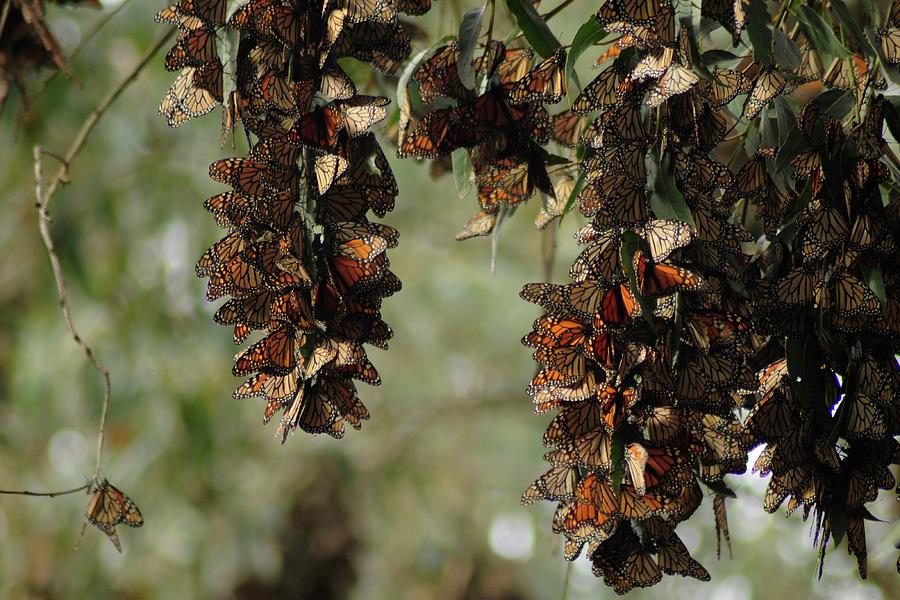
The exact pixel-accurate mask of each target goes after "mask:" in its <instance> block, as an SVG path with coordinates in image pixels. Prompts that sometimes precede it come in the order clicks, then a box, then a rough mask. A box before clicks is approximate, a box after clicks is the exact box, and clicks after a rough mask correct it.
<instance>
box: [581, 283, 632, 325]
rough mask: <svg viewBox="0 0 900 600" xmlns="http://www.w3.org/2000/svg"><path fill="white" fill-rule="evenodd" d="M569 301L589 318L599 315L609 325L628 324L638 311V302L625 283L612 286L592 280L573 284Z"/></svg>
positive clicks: (604, 323)
mask: <svg viewBox="0 0 900 600" xmlns="http://www.w3.org/2000/svg"><path fill="white" fill-rule="evenodd" d="M568 303H569V305H570V306H571V307H572V308H573V309H574V310H576V311H577V312H579V313H582V314H584V315H585V316H587V317H588V318H594V316H595V315H597V316H598V318H599V319H600V321H602V323H603V325H604V326H608V327H623V326H625V325H627V324H628V323H630V322H631V319H632V317H633V316H634V314H635V312H636V311H637V302H636V301H635V299H634V296H633V295H632V294H631V291H630V290H629V289H628V287H627V286H626V285H625V284H624V283H622V284H619V285H614V286H613V287H611V288H607V287H603V286H601V285H600V284H599V282H597V281H591V280H587V281H583V282H580V283H576V284H573V285H572V286H570V287H569V289H568Z"/></svg>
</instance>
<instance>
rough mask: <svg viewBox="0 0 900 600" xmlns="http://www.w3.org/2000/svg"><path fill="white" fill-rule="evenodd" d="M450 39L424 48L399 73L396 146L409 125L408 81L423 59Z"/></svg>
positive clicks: (400, 143) (442, 39)
mask: <svg viewBox="0 0 900 600" xmlns="http://www.w3.org/2000/svg"><path fill="white" fill-rule="evenodd" d="M451 39H453V38H452V37H451V36H444V37H442V38H441V39H439V40H438V41H437V42H435V43H434V44H432V45H431V46H429V47H427V48H425V49H424V50H422V51H421V52H419V53H418V54H416V55H415V56H414V57H412V58H411V59H410V61H409V62H408V63H406V66H405V67H403V71H402V72H401V73H400V79H399V80H398V81H397V107H398V108H399V109H400V118H399V120H398V122H397V123H398V125H397V126H398V131H399V134H398V135H399V140H398V146H402V145H403V137H404V136H405V134H406V125H407V123H409V116H410V113H411V111H412V106H411V105H412V100H411V99H410V95H409V80H410V78H411V77H412V75H413V73H414V72H415V70H416V69H417V68H418V66H419V64H421V62H422V61H423V60H425V57H427V56H430V55H431V53H432V52H434V50H435V49H436V48H437V47H439V46H441V45H443V44H446V43H447V42H448V41H449V40H451Z"/></svg>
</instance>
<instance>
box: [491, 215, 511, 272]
mask: <svg viewBox="0 0 900 600" xmlns="http://www.w3.org/2000/svg"><path fill="white" fill-rule="evenodd" d="M514 212H516V207H515V206H501V207H500V210H499V211H498V212H497V221H496V222H495V223H494V231H493V234H492V235H491V274H494V275H496V274H497V254H498V253H499V252H500V229H501V228H502V226H503V223H505V222H506V219H508V218H509V217H510V216H512V214H513V213H514Z"/></svg>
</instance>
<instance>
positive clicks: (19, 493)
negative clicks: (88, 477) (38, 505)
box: [0, 483, 91, 498]
mask: <svg viewBox="0 0 900 600" xmlns="http://www.w3.org/2000/svg"><path fill="white" fill-rule="evenodd" d="M90 485H91V484H90V483H86V484H84V485H83V486H81V487H77V488H75V489H72V490H63V491H61V492H29V491H28V490H21V491H14V490H0V494H10V495H14V496H40V497H43V498H55V497H57V496H65V495H66V494H75V493H77V492H83V491H84V490H86V489H88V488H89V487H90Z"/></svg>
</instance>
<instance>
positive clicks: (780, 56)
mask: <svg viewBox="0 0 900 600" xmlns="http://www.w3.org/2000/svg"><path fill="white" fill-rule="evenodd" d="M775 62H777V63H778V64H779V65H781V66H783V67H785V68H787V70H789V71H796V70H797V68H798V67H799V66H800V49H799V48H797V44H795V43H794V42H793V40H791V38H789V37H788V36H787V34H785V33H784V32H783V31H781V30H780V29H776V30H775Z"/></svg>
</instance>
